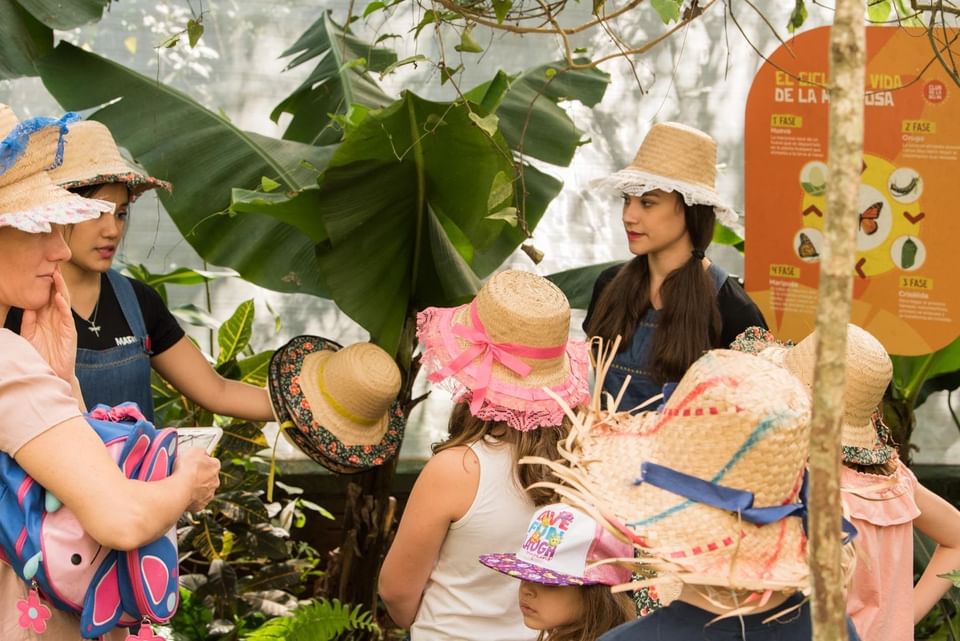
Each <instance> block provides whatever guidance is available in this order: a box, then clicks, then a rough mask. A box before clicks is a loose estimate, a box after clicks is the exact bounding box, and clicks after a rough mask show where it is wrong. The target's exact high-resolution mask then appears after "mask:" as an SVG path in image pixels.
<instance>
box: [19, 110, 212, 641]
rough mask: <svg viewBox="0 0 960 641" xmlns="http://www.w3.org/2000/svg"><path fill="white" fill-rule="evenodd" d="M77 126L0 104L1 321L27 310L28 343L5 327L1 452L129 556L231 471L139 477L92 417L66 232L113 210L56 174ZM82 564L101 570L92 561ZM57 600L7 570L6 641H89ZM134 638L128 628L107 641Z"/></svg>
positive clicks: (187, 466) (193, 468) (208, 463)
mask: <svg viewBox="0 0 960 641" xmlns="http://www.w3.org/2000/svg"><path fill="white" fill-rule="evenodd" d="M73 120H74V116H73V115H72V114H68V116H66V117H64V118H60V119H54V118H31V119H29V120H25V121H23V122H19V121H18V119H17V117H16V116H15V114H14V113H13V111H12V110H11V109H10V108H9V107H7V106H6V105H0V321H2V320H5V319H6V317H7V315H8V313H9V310H10V309H11V308H13V307H18V308H20V309H22V310H24V312H23V323H22V325H23V333H22V335H20V336H18V335H16V334H14V333H13V332H11V331H9V330H7V329H0V452H2V453H3V454H5V455H7V456H8V457H9V458H6V457H5V461H6V464H8V463H10V462H11V461H14V460H15V461H16V464H17V465H19V466H20V467H21V468H22V469H23V470H24V471H25V472H26V473H27V474H28V475H29V476H28V478H29V479H30V480H32V481H36V482H37V483H38V484H39V485H41V486H42V487H43V488H45V490H46V492H47V498H48V499H50V498H51V497H52V496H54V495H55V496H56V497H57V499H59V501H57V503H58V504H59V503H60V502H62V504H63V506H64V507H65V508H66V509H68V510H69V511H70V512H72V513H73V516H75V517H76V521H77V522H78V523H79V525H80V527H81V528H82V529H83V531H84V532H86V533H87V534H89V536H90V537H91V538H93V539H94V540H96V542H97V543H98V544H100V545H101V546H102V548H103V549H117V550H129V549H135V548H137V547H140V546H142V545H145V544H147V543H149V542H151V541H154V540H156V539H157V538H158V537H159V536H161V535H162V534H163V533H164V532H166V531H167V530H169V529H170V528H172V527H174V526H175V525H176V523H177V520H178V519H179V517H180V516H181V515H182V514H183V512H184V511H186V510H188V509H189V510H200V509H202V508H203V507H204V506H205V505H206V504H207V502H209V500H210V499H211V498H212V497H213V493H214V490H215V489H216V487H217V484H218V483H219V474H218V472H219V469H220V465H219V462H218V461H217V460H216V459H213V458H211V457H209V456H208V455H207V454H206V453H205V452H204V451H203V450H201V449H193V450H187V451H184V452H181V453H180V454H179V455H178V457H177V465H176V467H175V469H174V471H173V473H172V474H171V475H170V476H169V477H168V478H166V479H163V480H159V481H156V482H153V483H143V482H140V481H137V480H131V479H127V478H125V476H124V474H123V473H122V472H121V470H120V469H119V468H118V467H117V464H116V461H114V460H113V459H112V458H111V457H110V456H109V455H108V453H107V450H106V449H105V448H104V444H103V442H102V441H101V440H100V439H99V438H97V436H96V434H95V433H94V432H93V430H91V428H90V425H89V424H88V423H87V421H86V420H84V418H83V417H82V416H81V402H80V390H79V386H78V385H77V384H76V376H75V375H74V363H73V359H74V355H75V353H76V331H75V329H74V325H73V322H72V320H71V318H70V298H69V291H68V290H67V288H66V285H65V283H64V279H63V277H62V276H61V274H60V265H62V262H63V261H65V260H67V259H68V258H69V256H70V252H69V249H68V248H67V245H66V243H65V241H64V239H63V234H62V232H63V226H64V225H68V224H75V223H82V222H83V221H86V220H90V219H94V218H96V217H97V216H99V215H100V214H101V212H106V211H112V210H113V206H112V204H111V203H108V202H104V201H102V200H90V199H86V198H82V197H80V196H78V195H75V194H71V193H70V192H68V191H66V190H64V189H61V188H60V187H57V186H56V185H55V184H54V183H53V182H51V181H50V178H49V176H48V175H47V173H46V170H48V169H50V168H51V167H53V166H56V165H57V164H58V163H59V162H60V159H61V157H62V154H63V152H64V145H63V140H62V137H63V134H64V132H65V131H66V129H67V128H68V127H70V126H71V123H72V122H73ZM10 478H12V477H10V476H9V475H8V476H7V477H6V479H7V480H8V481H9V479H10ZM26 485H27V484H26V483H24V484H23V487H22V488H21V489H22V490H25V489H26ZM4 492H5V498H9V497H10V496H13V497H14V499H16V497H17V492H16V489H13V490H12V492H13V493H12V494H11V488H7V487H5V488H4ZM50 509H51V511H52V510H53V508H52V507H51V508H50ZM59 513H62V511H61V512H59ZM47 516H48V515H44V517H43V518H44V520H45V523H46V522H47V521H46V518H47ZM4 518H5V519H6V520H5V522H4V526H6V527H7V528H8V529H9V530H10V531H13V532H16V531H17V528H16V526H17V525H18V523H17V521H16V518H17V517H16V516H14V515H11V514H5V516H4ZM61 523H62V521H61ZM25 535H26V530H25V529H24V538H25ZM45 542H46V538H45ZM18 550H19V547H18V548H17V550H15V551H11V552H10V554H11V558H12V556H13V554H14V553H15V552H16V551H18ZM79 551H80V552H83V550H79ZM47 553H48V550H47V549H46V548H44V554H47ZM38 556H39V555H38ZM73 557H75V559H76V563H77V564H80V563H81V562H82V563H83V566H82V567H88V566H90V561H91V559H87V558H83V559H81V557H80V555H79V554H73ZM22 560H24V559H21V561H22ZM34 561H36V558H34ZM26 565H27V566H29V565H30V563H27V564H26ZM93 567H96V566H95V565H94V566H93ZM90 572H91V573H92V569H91V570H90ZM24 574H25V575H26V574H27V572H26V571H24ZM87 576H88V578H89V577H90V576H92V574H89V573H88V574H87ZM68 582H69V581H68ZM107 583H108V582H107ZM48 596H49V595H45V594H43V593H42V591H40V590H39V589H38V587H37V583H36V582H35V581H33V582H30V581H25V580H21V579H20V577H19V576H18V575H17V573H16V572H15V571H14V569H13V567H12V566H11V565H8V564H7V563H0V639H3V641H34V640H36V639H51V640H56V641H59V640H63V639H71V640H73V639H80V638H81V625H80V620H79V618H78V617H77V616H76V615H75V614H73V613H69V612H65V611H61V610H58V609H56V607H55V606H54V604H53V602H52V601H51V600H48V598H47V597H48ZM61 596H62V595H61ZM62 600H63V599H61V601H62ZM97 614H98V615H99V614H101V613H99V612H98V613H97ZM106 618H107V619H109V616H107V617H106ZM126 637H127V633H126V631H121V630H119V629H116V630H113V631H111V632H109V633H107V634H106V635H104V636H103V641H119V640H120V639H124V638H126Z"/></svg>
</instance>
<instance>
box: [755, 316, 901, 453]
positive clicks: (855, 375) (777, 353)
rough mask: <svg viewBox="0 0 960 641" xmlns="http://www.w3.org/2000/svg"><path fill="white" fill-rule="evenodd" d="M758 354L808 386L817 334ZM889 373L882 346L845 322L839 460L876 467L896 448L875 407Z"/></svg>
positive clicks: (869, 335)
mask: <svg viewBox="0 0 960 641" xmlns="http://www.w3.org/2000/svg"><path fill="white" fill-rule="evenodd" d="M760 356H761V357H763V358H766V359H768V360H770V361H771V362H774V363H777V364H780V365H782V366H783V367H785V368H786V369H787V370H788V371H789V372H790V373H791V374H793V375H794V376H796V377H797V378H799V379H800V381H801V382H802V383H803V384H804V385H805V386H806V387H807V389H808V393H810V392H812V390H813V370H814V366H815V365H816V358H817V333H816V331H814V332H812V333H811V334H810V335H809V336H807V337H806V338H804V339H803V340H802V341H800V342H799V343H797V345H796V346H794V347H791V348H779V349H778V348H776V347H772V348H769V349H766V350H763V351H761V352H760ZM892 376H893V362H892V361H891V360H890V356H889V355H888V354H887V350H886V349H885V348H884V347H883V345H882V344H881V343H880V341H878V340H877V339H876V337H874V336H873V334H871V333H870V332H868V331H866V330H865V329H863V328H861V327H858V326H857V325H854V324H852V323H850V324H848V325H847V373H846V382H845V383H844V388H843V425H842V431H841V434H840V441H841V443H842V445H843V460H844V462H846V463H855V464H859V465H881V464H883V463H886V462H887V461H889V460H891V459H892V458H893V457H894V456H895V454H896V452H895V450H894V448H893V447H891V446H890V445H889V444H887V443H886V442H884V441H885V438H884V437H885V435H886V431H887V427H886V426H885V425H883V424H882V419H881V417H880V413H879V411H878V407H879V405H880V401H881V400H883V394H884V392H885V391H886V389H887V386H888V385H889V384H890V379H891V377H892Z"/></svg>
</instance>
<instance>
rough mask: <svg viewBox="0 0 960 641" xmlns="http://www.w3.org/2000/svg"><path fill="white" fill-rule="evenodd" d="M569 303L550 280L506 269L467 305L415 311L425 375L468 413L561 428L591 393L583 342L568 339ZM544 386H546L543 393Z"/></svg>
mask: <svg viewBox="0 0 960 641" xmlns="http://www.w3.org/2000/svg"><path fill="white" fill-rule="evenodd" d="M569 335H570V303H569V302H568V301H567V297H566V296H564V294H563V292H562V291H560V289H559V288H558V287H557V286H556V285H554V284H553V283H551V282H550V281H548V280H546V279H545V278H542V277H540V276H537V275H536V274H531V273H529V272H523V271H516V270H507V271H503V272H500V273H498V274H495V275H494V276H492V277H491V278H490V279H489V280H488V281H487V282H486V284H484V286H483V287H482V288H481V289H480V291H479V292H478V293H477V296H476V298H474V299H473V301H472V302H471V303H469V304H467V305H461V306H459V307H452V308H439V307H430V308H427V309H425V310H424V311H422V312H420V313H419V314H418V315H417V338H418V339H419V340H420V345H421V346H422V348H423V357H422V361H421V362H422V363H423V365H424V367H425V368H426V371H427V372H428V375H429V380H430V381H432V382H434V383H440V384H442V386H444V387H445V388H447V389H448V390H449V391H450V392H451V394H452V395H453V400H454V402H457V403H460V402H464V403H468V404H469V405H470V413H471V414H473V415H474V416H476V417H477V418H480V419H482V420H486V421H503V422H505V423H506V424H507V425H509V426H510V427H512V428H514V429H516V430H520V431H522V432H525V431H529V430H533V429H537V428H539V427H551V426H558V425H560V424H561V423H562V422H563V417H564V410H563V408H562V407H561V405H560V404H558V403H557V401H556V400H555V399H556V398H560V399H562V401H563V402H564V403H566V404H567V405H568V406H570V407H579V406H580V405H582V404H583V403H585V402H586V401H587V400H588V399H589V382H588V376H589V356H588V353H587V345H586V343H584V342H582V341H572V340H570V336H569ZM544 388H547V389H548V390H549V392H548V391H545V390H544Z"/></svg>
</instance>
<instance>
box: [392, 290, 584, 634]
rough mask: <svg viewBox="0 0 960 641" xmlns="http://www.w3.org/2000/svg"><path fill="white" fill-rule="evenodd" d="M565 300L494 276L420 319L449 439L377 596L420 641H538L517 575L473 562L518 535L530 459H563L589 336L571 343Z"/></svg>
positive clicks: (539, 474) (542, 471)
mask: <svg viewBox="0 0 960 641" xmlns="http://www.w3.org/2000/svg"><path fill="white" fill-rule="evenodd" d="M569 327H570V306H569V304H568V303H567V300H566V297H565V296H564V295H563V293H562V292H561V291H560V290H559V289H558V288H557V287H556V286H554V285H553V284H552V283H550V282H549V281H547V280H545V279H543V278H541V277H539V276H536V275H534V274H530V273H527V272H519V271H506V272H501V273H499V274H497V275H495V276H493V277H492V278H491V279H490V280H489V281H488V282H487V283H486V285H484V287H483V288H482V289H481V290H480V292H479V293H478V294H477V297H476V298H475V299H474V300H473V302H471V303H470V304H468V305H463V306H461V307H456V308H445V309H440V308H429V309H427V310H425V311H423V312H421V313H420V314H419V315H418V317H417V337H418V338H419V340H420V344H421V345H422V346H423V355H422V363H423V365H424V366H425V368H426V370H427V371H428V373H429V374H430V376H429V378H430V380H431V381H433V382H443V383H444V385H445V386H446V387H448V388H449V389H450V391H451V392H452V393H453V397H454V401H455V402H456V403H457V404H456V405H455V406H454V409H453V413H452V414H451V417H450V425H449V429H450V436H449V438H448V439H447V440H446V441H444V442H443V443H439V444H437V445H435V446H434V455H433V457H432V458H431V459H430V460H429V461H428V462H427V464H426V465H425V466H424V468H423V471H422V472H421V473H420V476H419V478H418V479H417V482H416V483H415V484H414V487H413V490H412V491H411V493H410V498H409V499H408V501H407V505H406V508H405V509H404V514H403V518H402V520H401V522H400V527H399V529H398V531H397V535H396V538H395V539H394V542H393V545H392V546H391V548H390V551H389V552H388V553H387V557H386V559H385V560H384V563H383V568H382V570H381V572H380V596H381V598H382V599H383V601H384V603H385V604H386V606H387V610H388V612H389V613H390V615H391V617H392V618H393V620H394V622H396V623H397V624H398V625H400V626H402V627H405V628H410V632H411V637H412V639H413V641H427V640H430V641H434V640H441V641H442V640H450V641H453V640H457V641H473V640H476V641H488V640H497V641H533V640H534V639H536V637H537V632H536V631H535V630H531V629H529V628H526V627H525V626H524V625H523V617H522V616H521V613H520V607H519V602H518V598H517V587H516V583H515V582H514V581H512V580H511V579H510V578H509V577H507V576H504V575H500V574H497V573H495V572H490V571H489V570H487V569H486V568H484V567H483V566H482V565H481V564H480V563H479V561H478V557H479V555H480V554H482V553H484V552H488V551H490V550H491V549H512V548H514V547H518V546H519V545H520V544H521V543H522V538H523V533H524V528H525V526H526V525H527V523H528V522H529V520H530V517H531V516H532V514H533V511H534V509H535V505H543V504H547V503H550V502H551V500H552V494H551V493H550V491H549V490H543V489H537V490H532V491H525V490H524V489H523V488H525V487H528V486H529V485H530V484H532V483H534V482H537V481H539V480H545V479H547V478H548V474H549V473H548V471H547V469H546V468H545V467H544V466H540V465H522V466H521V465H519V464H518V461H519V459H520V458H522V457H523V456H542V457H544V458H548V459H555V458H557V449H556V445H557V443H558V442H559V440H560V439H561V438H563V437H564V436H565V435H566V432H567V430H566V427H565V417H564V409H563V407H562V406H561V404H560V403H558V402H557V401H556V400H555V399H554V396H552V395H551V394H548V393H547V392H545V391H544V390H543V387H549V388H550V390H551V392H552V393H553V394H554V395H556V397H558V398H560V399H561V400H562V401H563V404H564V405H566V406H567V407H568V408H576V407H578V406H579V405H581V404H583V403H585V402H586V401H587V399H588V383H587V376H588V367H589V362H588V358H587V348H586V344H584V343H582V342H575V341H570V340H569V336H568V333H569Z"/></svg>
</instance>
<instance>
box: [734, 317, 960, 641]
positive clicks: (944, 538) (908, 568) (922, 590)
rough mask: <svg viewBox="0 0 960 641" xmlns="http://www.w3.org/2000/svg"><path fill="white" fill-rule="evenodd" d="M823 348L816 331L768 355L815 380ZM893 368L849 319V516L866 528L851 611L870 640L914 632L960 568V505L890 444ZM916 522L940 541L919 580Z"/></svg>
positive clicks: (845, 485)
mask: <svg viewBox="0 0 960 641" xmlns="http://www.w3.org/2000/svg"><path fill="white" fill-rule="evenodd" d="M767 334H769V332H767ZM754 336H756V332H755V333H754ZM769 338H771V339H772V336H770V337H769ZM738 341H740V339H738ZM740 346H741V347H742V346H743V344H742V342H741V343H740ZM761 346H762V345H761ZM735 347H736V345H735ZM748 351H756V350H751V349H749V348H748ZM815 351H816V333H813V334H810V335H809V336H807V337H806V338H805V339H803V340H802V341H800V343H799V344H797V345H796V347H793V348H784V347H779V346H776V347H769V348H766V349H763V350H762V351H760V356H761V357H765V358H769V359H770V360H773V361H774V362H777V363H779V364H781V365H783V367H785V368H786V369H787V370H789V371H790V372H791V373H793V374H794V375H795V376H796V377H797V378H799V379H800V380H801V381H802V382H803V383H804V384H806V385H807V386H808V387H812V386H813V367H814V362H815ZM892 374H893V364H892V363H891V361H890V357H889V356H888V355H887V352H886V350H885V349H884V347H883V345H881V344H880V342H879V341H878V340H877V339H876V338H875V337H874V336H873V335H872V334H870V333H869V332H867V331H865V330H863V329H861V328H860V327H857V326H856V325H847V377H846V386H845V387H844V397H843V401H844V418H843V433H842V435H841V440H842V443H843V467H842V468H841V476H840V483H841V490H842V491H843V498H844V504H845V508H846V511H847V512H848V516H847V518H848V519H849V520H850V521H851V522H852V523H853V524H854V525H855V526H856V528H857V532H858V534H857V538H856V540H855V543H856V547H857V551H858V553H857V563H856V568H855V570H854V573H853V579H852V581H851V586H850V592H849V595H848V597H847V614H849V615H850V617H851V618H852V619H853V622H854V624H855V625H856V627H857V631H858V632H859V633H860V636H861V638H863V640H864V641H906V640H909V639H913V626H914V625H915V624H916V622H918V621H919V620H920V619H922V618H923V617H924V615H926V614H927V612H929V611H930V610H931V609H932V608H933V606H934V605H935V604H936V603H937V601H938V600H939V599H940V597H942V596H943V595H944V594H945V593H946V592H947V590H949V589H950V587H951V586H952V583H951V582H950V581H948V580H947V579H943V578H940V576H939V575H941V574H944V573H946V572H950V571H953V570H955V569H957V568H960V512H958V511H957V510H956V509H955V508H954V507H953V506H952V505H950V504H949V503H948V502H947V501H945V500H943V499H942V498H940V497H939V496H937V495H936V494H934V493H933V492H931V491H930V490H928V489H926V488H925V487H923V486H922V485H920V483H918V482H917V478H916V477H915V476H914V475H913V472H911V471H910V470H909V469H908V468H907V466H906V465H904V463H903V461H901V460H900V459H899V457H898V456H897V452H896V450H895V449H894V448H893V447H891V446H890V444H889V437H890V435H889V432H888V430H887V427H886V426H885V425H884V424H883V422H882V421H881V419H880V413H879V412H878V410H877V406H878V405H879V403H880V400H881V399H882V398H883V393H884V390H886V388H887V385H889V384H890V379H891V376H892ZM914 527H916V528H917V529H918V530H920V531H921V532H923V533H924V534H926V535H927V536H929V537H930V538H931V539H933V541H934V542H935V543H936V544H937V549H936V551H935V552H934V553H933V556H932V557H931V559H930V562H929V563H928V564H927V567H926V569H925V570H924V572H923V575H922V576H921V577H920V580H919V581H918V582H917V584H916V585H914V584H913V528H914Z"/></svg>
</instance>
